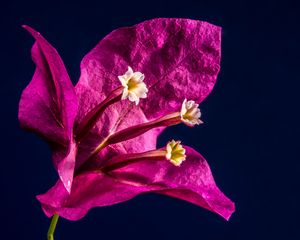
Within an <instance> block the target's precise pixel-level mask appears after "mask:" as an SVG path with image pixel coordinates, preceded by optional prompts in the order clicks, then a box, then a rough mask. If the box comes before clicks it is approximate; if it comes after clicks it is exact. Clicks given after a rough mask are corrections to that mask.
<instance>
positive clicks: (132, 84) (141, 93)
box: [118, 67, 148, 105]
mask: <svg viewBox="0 0 300 240" xmlns="http://www.w3.org/2000/svg"><path fill="white" fill-rule="evenodd" d="M118 78H119V80H120V82H121V84H122V86H123V87H124V89H123V93H122V100H123V99H126V98H128V99H129V101H131V102H135V104H136V105H138V104H139V101H140V98H146V97H147V92H148V88H147V86H146V84H145V83H144V82H143V81H144V78H145V76H144V74H143V73H141V72H133V70H132V68H131V67H128V70H127V72H126V73H125V74H124V75H122V76H118Z"/></svg>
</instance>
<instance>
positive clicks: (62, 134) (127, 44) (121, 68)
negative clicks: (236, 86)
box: [19, 19, 234, 220]
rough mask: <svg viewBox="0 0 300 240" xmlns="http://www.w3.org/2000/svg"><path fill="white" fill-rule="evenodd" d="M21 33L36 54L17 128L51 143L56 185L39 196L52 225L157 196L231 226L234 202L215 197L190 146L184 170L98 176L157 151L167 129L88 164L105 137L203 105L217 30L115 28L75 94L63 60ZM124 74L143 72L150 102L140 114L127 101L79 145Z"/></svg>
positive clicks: (152, 23) (156, 166)
mask: <svg viewBox="0 0 300 240" xmlns="http://www.w3.org/2000/svg"><path fill="white" fill-rule="evenodd" d="M25 28H26V29H27V30H28V31H29V32H30V33H31V34H32V36H33V37H34V38H35V40H36V42H35V44H34V46H33V48H32V58H33V60H34V62H35V64H36V70H35V73H34V76H33V79H32V81H31V82H30V84H29V85H28V86H27V87H26V89H25V90H24V91H23V94H22V97H21V100H20V106H19V120H20V122H21V125H22V127H24V128H26V129H29V130H31V131H34V132H36V133H38V134H39V135H40V136H42V137H43V138H44V139H45V140H46V141H47V142H48V143H49V145H50V146H51V149H52V151H53V162H54V166H55V168H56V169H57V171H58V174H59V176H60V180H58V181H57V183H56V184H55V185H54V186H53V187H52V188H51V189H50V190H49V191H48V192H47V193H45V194H43V195H39V196H38V199H39V201H40V202H41V203H42V207H43V210H44V212H45V213H46V215H47V216H49V217H50V216H52V215H53V214H55V213H56V214H59V215H60V216H62V217H64V218H66V219H70V220H78V219H80V218H82V217H84V216H85V214H86V213H87V212H88V211H89V210H90V209H91V208H93V207H97V206H108V205H112V204H116V203H120V202H123V201H126V200H129V199H131V198H133V197H135V196H136V195H138V194H140V193H145V192H156V193H159V194H164V195H168V196H171V197H176V198H179V199H183V200H186V201H188V202H191V203H194V204H196V205H198V206H201V207H204V208H206V209H208V210H210V211H212V212H215V213H218V214H219V215H221V216H223V217H224V218H225V219H229V217H230V215H231V214H232V212H233V211H234V203H233V202H232V201H230V200H229V199H228V198H227V197H226V196H225V195H224V194H223V193H222V192H221V191H220V190H219V189H218V187H217V186H216V184H215V182H214V179H213V177H212V174H211V171H210V168H209V166H208V164H207V162H206V161H205V159H204V158H203V157H202V156H201V155H200V154H199V153H197V152H196V151H195V150H193V149H192V148H189V147H185V148H186V150H187V152H186V155H187V159H186V161H184V162H183V163H182V165H181V166H180V167H175V166H174V165H172V164H170V162H168V161H153V159H148V160H147V159H143V160H142V161H138V162H135V163H130V164H127V165H125V166H122V167H120V168H118V169H115V170H113V171H110V172H109V173H108V172H105V171H98V170H97V169H100V168H101V167H103V166H106V164H108V163H109V161H110V160H111V159H112V158H114V159H118V156H122V155H124V154H131V153H141V152H146V151H149V150H153V149H155V148H156V140H157V137H158V135H159V134H160V133H161V132H162V131H163V129H164V128H165V126H159V127H158V128H152V129H148V131H145V132H144V133H142V134H140V135H138V136H135V137H134V138H131V139H128V140H127V139H126V140H124V141H121V142H117V143H114V144H111V145H108V146H107V147H105V148H104V149H103V150H101V151H100V152H99V153H97V155H96V156H94V157H93V158H91V157H90V156H91V153H92V152H93V150H94V149H95V148H96V147H97V146H98V145H99V143H100V142H101V141H103V140H104V139H105V138H106V137H107V136H108V134H112V133H115V132H119V131H121V130H124V129H127V128H129V127H131V126H135V125H138V124H142V123H147V122H149V121H152V120H154V119H157V118H158V117H162V116H164V115H166V114H168V113H172V112H176V111H178V109H180V107H181V104H182V102H183V100H184V99H185V98H187V99H193V100H195V101H196V102H198V103H200V102H202V101H203V99H204V98H205V97H206V96H207V95H208V94H209V93H210V92H211V90H212V88H213V86H214V84H215V81H216V78H217V74H218V72H219V69H220V43H221V28H219V27H217V26H214V25H212V24H209V23H207V22H202V21H196V20H189V19H153V20H149V21H145V22H143V23H140V24H137V25H135V26H133V27H124V28H120V29H117V30H115V31H113V32H112V33H110V34H108V35H107V36H106V37H105V38H104V39H103V40H101V41H100V42H99V43H98V44H97V46H96V47H95V48H94V49H93V50H92V51H91V52H90V53H88V54H87V55H86V56H85V57H84V58H83V60H82V62H81V76H80V79H79V82H78V83H77V84H76V86H75V87H73V85H72V83H71V81H70V78H69V76H68V73H67V71H66V69H65V67H64V64H63V62H62V60H61V58H60V57H59V54H58V53H57V51H56V50H55V49H54V48H53V47H52V46H51V45H50V44H49V43H48V42H47V41H46V40H45V39H44V38H43V37H42V36H41V35H40V34H39V33H38V32H36V31H35V30H33V29H32V28H30V27H28V26H25ZM128 66H131V67H132V68H133V69H135V70H138V71H140V72H142V73H144V75H145V83H146V85H147V86H148V89H149V93H148V97H147V98H146V99H142V100H141V102H140V104H139V105H137V106H136V105H135V104H132V103H130V102H129V101H126V100H122V101H121V100H118V101H115V102H113V104H110V105H108V106H107V107H106V108H105V109H104V110H103V112H101V114H99V118H98V117H97V118H96V117H95V121H94V122H93V126H92V127H91V128H86V129H88V130H87V131H86V134H85V135H84V136H83V137H82V138H80V140H79V139H78V138H76V131H77V130H78V128H79V129H80V126H81V125H82V122H83V121H84V119H85V118H86V116H87V115H88V114H89V113H91V111H92V109H94V108H95V107H97V106H101V102H103V101H105V99H108V98H110V97H111V96H112V95H111V93H112V92H113V91H114V90H115V89H117V88H118V87H120V82H119V80H118V76H119V75H122V74H124V72H125V71H126V69H127V67H128ZM120 159H121V158H120ZM82 169H84V171H82Z"/></svg>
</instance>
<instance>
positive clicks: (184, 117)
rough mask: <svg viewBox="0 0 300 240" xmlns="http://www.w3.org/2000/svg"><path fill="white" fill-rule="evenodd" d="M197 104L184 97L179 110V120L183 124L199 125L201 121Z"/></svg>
mask: <svg viewBox="0 0 300 240" xmlns="http://www.w3.org/2000/svg"><path fill="white" fill-rule="evenodd" d="M198 106H199V104H197V103H195V101H192V100H190V101H187V100H186V99H184V101H183V103H182V106H181V111H180V117H181V121H182V122H183V123H184V124H186V125H188V126H190V127H193V126H194V125H196V124H197V125H199V124H200V123H203V122H202V121H201V120H200V117H201V112H200V109H199V108H198Z"/></svg>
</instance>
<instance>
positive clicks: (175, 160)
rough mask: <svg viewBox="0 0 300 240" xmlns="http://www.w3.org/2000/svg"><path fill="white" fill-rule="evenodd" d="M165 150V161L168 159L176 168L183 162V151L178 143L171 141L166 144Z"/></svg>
mask: <svg viewBox="0 0 300 240" xmlns="http://www.w3.org/2000/svg"><path fill="white" fill-rule="evenodd" d="M166 150H167V153H166V159H168V160H169V161H170V162H171V163H172V164H174V165H175V166H177V167H178V166H180V165H181V163H182V162H183V161H185V159H186V155H185V149H184V148H183V147H182V145H181V142H180V141H175V140H172V141H170V142H168V144H167V147H166Z"/></svg>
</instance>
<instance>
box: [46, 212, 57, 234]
mask: <svg viewBox="0 0 300 240" xmlns="http://www.w3.org/2000/svg"><path fill="white" fill-rule="evenodd" d="M58 218H59V215H58V214H54V215H53V217H52V220H51V223H50V227H49V230H48V233H47V239H48V240H54V238H53V234H54V231H55V227H56V224H57V221H58Z"/></svg>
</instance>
